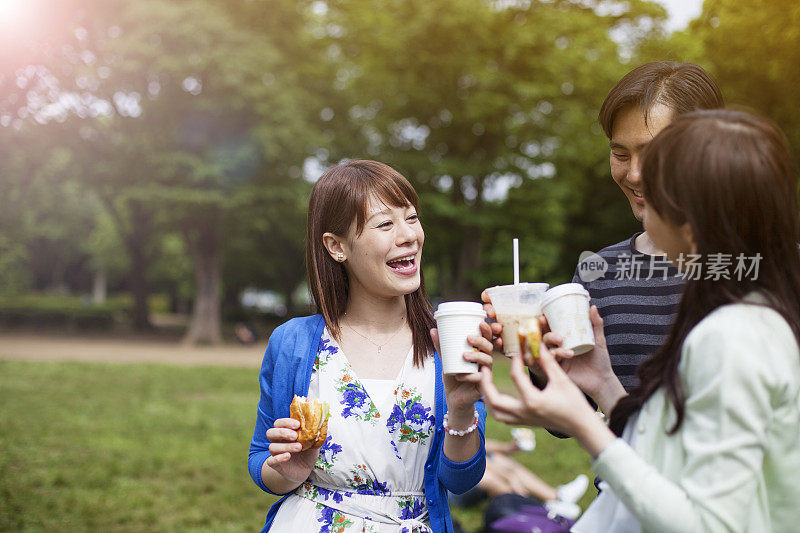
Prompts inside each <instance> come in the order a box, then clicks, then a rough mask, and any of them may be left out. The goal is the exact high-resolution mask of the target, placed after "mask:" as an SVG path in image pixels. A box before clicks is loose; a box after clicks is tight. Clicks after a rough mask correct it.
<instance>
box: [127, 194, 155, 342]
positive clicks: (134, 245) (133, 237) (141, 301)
mask: <svg viewBox="0 0 800 533" xmlns="http://www.w3.org/2000/svg"><path fill="white" fill-rule="evenodd" d="M129 205H130V209H131V225H130V228H131V232H130V233H129V234H128V235H125V236H124V237H123V241H124V242H125V247H126V248H127V250H128V254H129V255H130V258H131V269H130V272H129V273H128V276H129V282H130V289H131V293H132V294H133V327H134V329H136V330H137V331H146V330H150V329H153V324H152V323H151V322H150V310H149V309H148V307H147V297H148V296H149V295H150V284H149V283H148V281H147V267H148V257H147V251H146V250H145V247H146V243H147V241H148V239H149V238H150V235H151V234H152V232H151V231H150V220H149V218H150V213H148V212H147V211H146V210H145V209H144V208H143V207H142V205H141V204H139V203H138V202H131V203H130V204H129Z"/></svg>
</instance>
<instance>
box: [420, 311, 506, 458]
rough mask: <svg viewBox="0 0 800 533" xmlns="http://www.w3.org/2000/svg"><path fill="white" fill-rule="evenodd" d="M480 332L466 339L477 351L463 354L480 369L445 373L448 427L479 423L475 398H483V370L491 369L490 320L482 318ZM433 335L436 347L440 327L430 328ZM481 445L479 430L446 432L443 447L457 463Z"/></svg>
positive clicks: (463, 426)
mask: <svg viewBox="0 0 800 533" xmlns="http://www.w3.org/2000/svg"><path fill="white" fill-rule="evenodd" d="M480 333H481V334H480V335H468V336H467V342H468V343H469V344H470V345H472V346H474V347H475V348H476V349H477V350H478V351H474V352H465V353H464V354H463V356H462V357H464V359H465V360H467V361H470V362H472V363H478V372H474V373H472V374H444V375H443V376H442V379H443V381H444V393H445V400H446V401H447V421H448V425H449V427H451V428H453V429H456V430H465V429H467V428H468V427H471V426H472V424H475V423H476V420H475V402H477V401H478V400H480V399H481V390H480V382H481V370H484V369H486V370H488V371H489V372H491V368H492V361H493V359H492V355H491V353H492V330H491V328H490V327H489V324H487V323H486V322H482V323H481V325H480ZM431 338H432V339H433V344H434V345H435V346H436V350H437V351H439V352H440V353H441V349H440V347H439V331H438V330H437V329H432V330H431ZM480 449H481V439H480V437H479V432H478V431H473V432H471V433H469V434H467V435H465V436H455V435H450V434H449V433H445V436H444V444H443V446H442V451H443V452H444V456H445V457H447V458H448V459H450V460H451V461H453V462H455V463H463V462H464V461H468V460H469V459H470V458H472V457H474V456H475V454H476V453H478V451H479V450H480Z"/></svg>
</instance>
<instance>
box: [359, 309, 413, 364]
mask: <svg viewBox="0 0 800 533" xmlns="http://www.w3.org/2000/svg"><path fill="white" fill-rule="evenodd" d="M345 316H347V313H345ZM344 325H345V326H347V327H348V328H350V329H351V330H353V333H355V334H356V335H358V336H359V337H361V338H363V339H366V340H367V341H368V342H369V343H370V344H372V345H374V346H377V347H378V355H380V354H381V348H383V347H384V346H386V345H387V344H389V342H391V340H392V339H394V338H395V336H397V334H398V333H400V330H402V329H403V326H405V325H406V318H405V317H403V323H402V324H400V327H399V328H397V330H396V331H395V332H394V333H392V336H391V337H389V338H388V339H386V340H385V341H384V342H383V344H378V343H377V342H375V341H374V340H372V339H370V338H369V337H367V336H366V335H364V334H363V333H359V332H358V331H357V330H356V328H354V327H353V326H351V325H350V324H348V323H347V322H345V323H344Z"/></svg>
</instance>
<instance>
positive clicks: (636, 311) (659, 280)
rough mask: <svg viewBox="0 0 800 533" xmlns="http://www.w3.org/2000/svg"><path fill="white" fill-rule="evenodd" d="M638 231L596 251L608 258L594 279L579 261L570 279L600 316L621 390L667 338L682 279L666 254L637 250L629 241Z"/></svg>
mask: <svg viewBox="0 0 800 533" xmlns="http://www.w3.org/2000/svg"><path fill="white" fill-rule="evenodd" d="M639 235H641V232H640V233H637V234H635V235H634V236H633V237H631V238H630V239H627V240H625V241H622V242H620V243H618V244H615V245H613V246H609V247H607V248H603V249H602V250H600V251H599V252H597V255H599V256H600V257H601V258H603V259H604V260H605V261H606V262H607V263H608V270H607V271H606V272H605V274H603V275H602V276H601V277H599V278H598V279H594V280H592V279H591V277H594V276H591V275H589V276H587V275H586V273H585V272H586V271H585V270H584V271H583V272H581V266H582V264H583V263H581V264H579V265H578V268H576V269H575V275H574V277H573V279H572V281H573V282H574V283H580V284H581V285H583V286H584V287H585V288H586V290H588V291H589V295H590V296H591V303H592V305H596V306H597V310H598V311H599V312H600V316H601V317H603V322H604V329H605V334H606V342H607V343H608V353H609V355H610V357H611V366H612V368H613V369H614V373H615V374H616V375H617V377H618V378H619V380H620V382H621V383H622V386H623V387H625V389H626V390H630V388H631V387H633V386H635V385H636V384H637V383H638V380H637V378H636V375H635V374H636V367H637V366H639V363H641V362H642V361H644V360H645V359H647V358H648V357H649V356H650V355H652V354H653V353H655V352H656V351H657V350H658V349H659V348H660V347H661V345H662V344H663V343H664V341H665V340H666V338H667V334H668V333H669V328H670V326H671V325H672V322H673V321H674V319H675V315H676V313H677V306H678V302H680V299H681V294H682V292H683V284H684V280H683V278H682V277H681V275H680V273H679V272H678V269H677V268H675V267H674V266H673V265H672V264H671V263H670V262H669V261H668V260H667V258H666V256H655V255H648V254H643V253H641V252H639V251H637V250H636V248H635V247H634V242H635V241H636V237H638V236H639ZM581 275H583V278H584V279H588V280H587V281H584V279H581Z"/></svg>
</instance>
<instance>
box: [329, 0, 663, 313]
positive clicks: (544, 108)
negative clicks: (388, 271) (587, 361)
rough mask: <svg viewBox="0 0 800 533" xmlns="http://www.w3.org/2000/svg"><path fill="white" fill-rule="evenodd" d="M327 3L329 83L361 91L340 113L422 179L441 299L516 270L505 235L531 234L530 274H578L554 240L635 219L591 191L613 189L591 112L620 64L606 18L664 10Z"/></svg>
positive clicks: (568, 245)
mask: <svg viewBox="0 0 800 533" xmlns="http://www.w3.org/2000/svg"><path fill="white" fill-rule="evenodd" d="M328 5H329V10H328V12H327V13H326V14H325V17H324V18H323V21H322V22H320V26H321V27H323V28H325V29H326V30H325V31H326V32H327V33H326V35H327V40H328V42H330V47H331V50H332V53H331V55H332V57H333V60H334V61H336V62H337V63H338V65H339V67H338V72H337V82H336V85H337V86H338V87H339V88H340V90H341V91H347V92H349V93H350V94H352V95H355V99H354V101H353V102H352V104H351V107H350V108H349V109H348V110H347V115H346V116H345V117H340V118H339V120H349V121H353V122H355V123H356V124H358V125H359V126H360V128H361V130H362V133H363V135H362V138H364V139H366V145H365V146H363V147H362V148H361V149H360V153H361V154H365V155H368V156H373V157H378V158H381V159H383V160H384V161H387V162H389V163H391V164H393V165H395V166H396V167H397V168H398V169H399V170H400V171H402V172H404V173H405V174H406V175H408V176H409V177H411V178H412V180H413V181H414V183H415V185H416V186H417V188H418V190H419V192H420V194H421V196H422V201H423V204H424V207H425V209H424V210H423V220H424V222H426V224H427V228H429V232H430V233H433V234H434V236H433V237H432V238H430V237H429V239H428V242H429V243H430V245H429V248H428V250H429V253H427V254H426V256H427V264H431V263H433V264H434V265H435V266H436V268H435V269H433V270H435V275H436V278H437V280H438V288H439V289H440V290H441V292H442V293H443V294H444V295H445V296H446V297H448V298H475V297H476V296H477V291H478V289H479V288H480V287H481V286H485V285H486V283H487V282H490V280H492V279H493V280H501V279H502V280H508V279H509V276H510V274H509V273H510V272H511V267H510V262H511V254H510V237H511V236H514V235H521V236H523V237H528V238H529V245H528V246H526V247H525V249H524V256H523V259H524V262H525V265H526V267H527V268H528V270H527V271H526V272H527V274H528V275H530V276H531V277H532V278H533V279H536V278H539V279H541V277H544V276H552V275H556V276H559V277H564V276H563V274H555V273H556V272H561V271H562V270H565V269H564V268H563V267H564V265H565V264H567V265H568V266H567V268H568V269H569V270H570V272H571V269H572V267H574V264H575V257H574V256H572V257H569V258H567V259H565V258H564V257H562V254H560V253H559V252H560V251H562V250H565V249H566V250H574V246H575V244H574V243H575V242H584V241H585V239H575V238H574V235H575V234H582V233H584V232H585V233H587V234H588V233H589V232H593V233H591V237H592V238H593V239H592V241H591V242H594V243H597V242H598V240H597V238H598V235H597V232H596V230H597V227H598V226H599V227H601V228H603V229H606V228H610V229H616V228H617V227H619V225H618V224H615V223H613V222H611V223H608V222H606V223H605V224H602V225H600V224H598V221H599V220H606V219H611V220H628V219H630V215H629V213H628V212H627V207H626V206H625V205H624V204H623V202H622V201H621V200H619V201H617V202H616V203H615V204H613V205H612V207H613V208H607V206H606V205H604V204H597V203H596V199H597V198H598V196H597V194H596V191H595V188H596V187H602V188H603V190H604V191H605V190H607V189H609V190H612V191H613V188H611V187H608V185H607V184H605V183H602V184H600V183H599V182H601V181H606V180H607V178H606V177H605V176H607V173H608V170H607V167H608V164H607V161H606V157H607V148H606V147H604V144H605V142H606V141H605V139H604V138H603V136H602V133H601V131H600V129H599V127H597V126H594V127H592V126H591V125H592V123H594V122H595V120H596V119H595V117H596V114H597V110H598V108H599V105H600V102H601V101H602V98H603V96H604V95H605V93H606V92H607V91H608V89H609V88H610V87H611V86H613V84H614V83H615V82H616V81H617V80H618V79H619V77H620V76H621V75H622V73H623V72H624V70H625V67H624V65H623V64H622V62H621V60H620V56H619V54H618V46H617V44H616V43H615V42H614V41H613V40H612V39H611V38H610V36H609V31H610V30H611V29H612V28H615V27H617V26H618V25H620V24H622V23H629V24H631V25H635V23H636V21H637V20H638V19H639V18H641V17H651V18H652V17H656V16H659V15H663V10H661V9H660V8H658V7H656V8H653V7H651V6H650V5H649V4H647V3H641V2H632V3H630V4H629V9H627V10H623V11H622V12H621V13H618V14H614V15H613V16H611V15H608V16H601V15H599V14H598V13H597V10H599V4H598V3H594V2H581V3H576V2H570V1H556V2H535V1H534V2H485V1H483V0H466V1H462V2H457V3H456V2H450V1H446V0H428V1H415V0H404V1H397V0H392V1H389V0H386V1H372V0H370V1H368V2H367V1H349V2H329V3H328ZM537 182H538V183H537ZM601 197H602V198H605V194H603V195H602V196H601ZM510 212H513V213H514V214H515V216H514V217H511V216H508V213H510ZM499 239H503V240H504V242H501V241H500V240H499ZM568 255H571V254H568ZM576 255H577V254H576ZM432 256H433V257H432ZM431 258H432V259H433V260H432V261H431ZM485 258H490V259H491V261H490V262H486V261H484V259H485Z"/></svg>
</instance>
